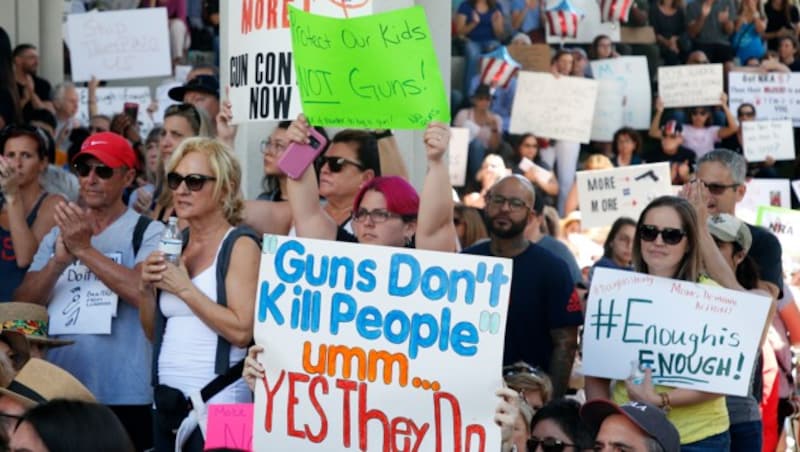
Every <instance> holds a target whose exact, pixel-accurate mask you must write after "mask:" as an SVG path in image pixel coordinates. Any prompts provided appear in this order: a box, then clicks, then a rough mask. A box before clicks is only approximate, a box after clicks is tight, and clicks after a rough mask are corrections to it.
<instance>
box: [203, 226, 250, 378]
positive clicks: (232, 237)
mask: <svg viewBox="0 0 800 452" xmlns="http://www.w3.org/2000/svg"><path fill="white" fill-rule="evenodd" d="M241 237H248V238H250V239H252V240H253V241H254V242H255V243H256V246H259V236H258V234H257V233H256V232H255V231H254V230H252V229H250V228H249V227H247V226H237V227H236V228H235V229H234V230H233V231H231V232H230V233H229V234H228V236H227V237H225V240H223V241H222V247H221V248H220V250H219V256H218V257H217V304H218V305H220V306H228V294H227V292H226V290H225V278H226V276H227V275H228V267H229V266H230V263H231V254H232V253H233V246H234V244H236V241H237V240H239V238H241ZM230 357H231V343H230V342H228V341H227V340H225V338H223V337H222V336H217V356H216V359H215V362H214V373H216V374H217V375H223V374H225V373H226V372H227V371H228V369H229V368H230V367H231V363H230Z"/></svg>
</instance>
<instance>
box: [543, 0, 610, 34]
mask: <svg viewBox="0 0 800 452" xmlns="http://www.w3.org/2000/svg"><path fill="white" fill-rule="evenodd" d="M560 2H561V0H547V1H546V3H545V9H547V8H551V7H553V6H556V5H558V4H559V3H560ZM569 2H570V4H572V6H573V7H574V8H575V9H577V10H579V11H580V12H582V13H583V15H582V17H581V18H580V20H579V21H578V35H577V36H576V37H574V38H562V37H560V36H551V35H550V31H549V27H550V25H549V23H548V21H547V20H545V21H544V22H545V24H546V27H547V28H546V29H545V30H546V33H545V35H546V39H547V43H548V44H562V43H563V44H591V43H592V41H593V40H594V38H595V37H597V36H598V35H606V36H608V37H609V38H611V40H612V41H614V42H619V41H620V40H621V38H620V33H621V31H620V27H619V24H618V23H616V22H604V21H602V20H600V2H597V1H595V0H569Z"/></svg>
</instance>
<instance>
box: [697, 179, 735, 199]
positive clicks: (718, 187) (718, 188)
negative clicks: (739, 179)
mask: <svg viewBox="0 0 800 452" xmlns="http://www.w3.org/2000/svg"><path fill="white" fill-rule="evenodd" d="M700 182H701V183H702V184H703V185H705V186H706V188H707V189H708V192H709V193H711V194H712V195H717V196H719V195H721V194H723V193H725V190H727V189H729V188H733V189H735V188H736V187H738V186H739V185H742V184H727V185H726V184H715V183H713V182H712V183H706V182H703V181H700Z"/></svg>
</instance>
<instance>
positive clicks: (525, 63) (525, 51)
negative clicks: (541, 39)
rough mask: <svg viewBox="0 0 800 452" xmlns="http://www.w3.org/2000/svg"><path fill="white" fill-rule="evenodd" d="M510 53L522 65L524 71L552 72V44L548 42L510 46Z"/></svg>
mask: <svg viewBox="0 0 800 452" xmlns="http://www.w3.org/2000/svg"><path fill="white" fill-rule="evenodd" d="M508 53H510V54H511V58H514V61H516V62H518V63H519V64H521V65H522V70H523V71H535V72H550V58H552V55H551V50H550V46H549V45H547V44H531V45H524V44H522V45H514V44H511V45H509V46H508Z"/></svg>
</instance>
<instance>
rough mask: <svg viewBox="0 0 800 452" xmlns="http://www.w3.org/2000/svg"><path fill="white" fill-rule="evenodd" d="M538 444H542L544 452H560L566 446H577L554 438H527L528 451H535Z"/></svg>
mask: <svg viewBox="0 0 800 452" xmlns="http://www.w3.org/2000/svg"><path fill="white" fill-rule="evenodd" d="M540 445H541V446H542V450H543V451H544V452H562V451H563V450H564V449H566V448H567V447H575V448H577V447H578V446H576V445H574V444H570V443H565V442H564V441H561V440H559V439H555V438H545V439H539V438H536V437H533V438H528V442H527V446H528V452H535V451H536V449H537V448H538V447H539V446H540Z"/></svg>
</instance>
